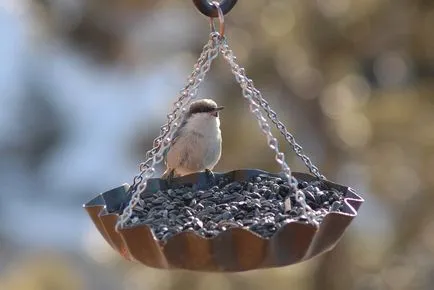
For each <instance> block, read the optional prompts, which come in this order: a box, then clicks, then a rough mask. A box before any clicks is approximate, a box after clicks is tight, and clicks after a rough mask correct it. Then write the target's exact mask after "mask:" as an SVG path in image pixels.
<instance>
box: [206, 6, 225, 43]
mask: <svg viewBox="0 0 434 290" xmlns="http://www.w3.org/2000/svg"><path fill="white" fill-rule="evenodd" d="M211 5H213V6H214V7H215V8H216V9H217V14H218V18H219V32H218V34H219V35H220V37H224V36H225V17H224V13H223V11H222V9H221V7H220V4H219V3H218V2H217V1H213V2H212V3H211ZM209 23H210V26H211V31H212V32H216V29H215V25H214V18H213V17H210V18H209Z"/></svg>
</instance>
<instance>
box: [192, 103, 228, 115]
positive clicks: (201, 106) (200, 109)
mask: <svg viewBox="0 0 434 290" xmlns="http://www.w3.org/2000/svg"><path fill="white" fill-rule="evenodd" d="M223 109H224V107H219V106H217V103H216V102H214V101H213V100H211V99H201V100H197V101H194V102H192V103H191V105H190V108H189V110H188V112H187V117H188V118H189V117H193V116H198V115H199V114H200V115H201V116H212V117H215V118H218V117H219V112H220V111H221V110H223Z"/></svg>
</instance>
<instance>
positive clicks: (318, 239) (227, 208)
mask: <svg viewBox="0 0 434 290" xmlns="http://www.w3.org/2000/svg"><path fill="white" fill-rule="evenodd" d="M193 2H194V4H195V5H196V6H197V8H198V9H199V11H200V12H202V13H203V14H205V15H206V16H209V17H210V26H211V33H210V36H209V41H208V42H207V44H206V45H205V46H204V48H203V50H202V53H201V54H200V56H199V58H198V61H197V63H196V64H195V65H194V69H193V72H192V73H191V75H190V76H189V78H188V80H187V85H186V86H185V87H184V88H183V89H182V90H181V92H180V94H179V97H178V99H177V101H176V102H175V103H174V108H173V110H172V112H171V113H169V114H168V115H167V119H168V121H167V123H166V124H165V125H163V126H162V127H161V132H160V135H159V136H158V137H157V138H156V139H155V140H154V143H153V145H154V146H153V148H152V149H151V150H149V151H148V152H147V154H146V160H145V161H144V162H143V163H141V164H140V173H139V174H138V175H137V176H136V177H134V180H133V184H132V185H131V186H130V185H128V184H124V185H122V186H120V187H118V188H115V189H112V190H109V191H107V192H104V193H101V194H99V195H97V196H96V197H95V198H93V199H92V200H91V201H89V202H88V203H86V204H85V205H84V208H85V209H86V210H87V212H88V214H89V216H90V218H91V219H92V221H93V223H94V224H95V226H96V228H97V229H98V231H99V232H100V234H101V235H102V236H103V237H104V238H105V240H106V241H107V242H108V243H109V244H110V245H111V246H112V248H113V249H114V250H116V251H117V252H119V254H120V255H122V256H123V257H124V258H125V259H127V260H131V261H136V262H139V263H142V264H144V265H146V266H148V267H153V268H160V269H185V270H194V271H207V272H240V271H248V270H255V269H263V268H274V267H282V266H287V265H291V264H295V263H299V262H302V261H305V260H308V259H310V258H312V257H315V256H317V255H319V254H321V253H324V252H326V251H329V250H331V249H333V247H334V246H335V245H336V244H337V243H338V241H339V239H340V238H341V237H342V235H343V234H344V232H345V230H346V228H347V227H348V226H349V224H350V223H351V221H352V220H353V219H354V218H355V217H356V216H357V211H358V209H359V207H360V205H361V204H362V203H363V199H362V198H361V197H360V196H359V195H357V194H356V193H355V192H354V190H353V189H351V188H350V187H347V186H343V185H339V184H336V183H333V182H331V181H329V180H327V179H326V178H325V177H324V176H323V175H322V174H321V173H320V172H319V169H318V167H316V166H315V165H314V164H313V163H312V161H311V160H310V159H309V158H308V157H307V156H306V155H305V154H304V153H303V149H302V147H301V146H300V145H298V144H297V143H296V141H295V139H294V137H293V135H292V134H291V133H290V132H288V130H287V129H286V127H285V125H284V124H283V123H282V122H281V121H279V119H278V117H277V114H276V113H275V112H274V111H273V110H272V108H271V106H270V105H269V103H268V102H267V101H266V100H265V99H264V97H263V96H262V94H261V92H260V91H259V90H258V89H256V88H255V86H254V84H253V81H252V80H250V79H249V78H248V77H247V76H246V73H245V70H244V69H243V68H242V67H240V66H239V65H238V64H237V63H236V58H235V56H234V53H233V52H232V50H231V49H230V47H229V45H228V42H227V38H226V36H225V34H224V28H225V27H224V15H225V14H226V13H227V12H229V11H230V10H231V9H232V8H233V7H234V5H235V4H236V2H237V1H236V0H224V1H221V3H217V2H212V3H209V2H208V1H206V0H194V1H193ZM216 18H217V19H218V21H219V29H218V31H217V30H216V27H215V24H214V20H215V19H216ZM219 55H221V56H222V57H223V58H224V59H225V60H226V62H227V63H228V64H229V66H230V69H231V72H232V74H233V75H234V77H235V80H236V81H237V82H238V83H239V84H240V86H241V91H242V96H243V97H244V99H245V100H246V101H247V102H248V104H249V108H250V111H251V113H252V114H253V115H254V116H255V117H256V119H257V121H258V124H259V127H260V129H261V131H262V132H263V133H264V135H265V137H266V139H267V143H268V145H269V147H270V148H271V149H272V150H273V151H274V153H275V159H276V161H277V163H278V164H279V165H280V167H281V172H279V173H270V172H265V171H262V170H257V169H240V170H234V171H230V172H226V173H215V174H214V176H213V179H212V180H211V182H210V178H209V175H208V174H206V173H204V172H198V173H194V174H191V175H187V176H182V177H177V178H174V179H173V180H171V182H170V183H169V182H168V181H167V180H164V179H161V178H154V177H153V175H154V173H155V166H156V165H157V164H159V163H160V162H162V161H163V159H164V153H165V152H166V151H167V149H168V148H170V145H171V140H172V138H173V136H174V134H175V133H176V131H177V128H178V127H179V124H181V122H182V120H183V118H184V115H185V112H186V108H187V107H188V105H189V104H190V103H191V101H193V100H195V99H197V98H198V94H197V93H198V88H199V85H200V84H201V82H202V81H203V80H204V79H205V76H206V73H207V72H208V71H209V69H210V68H211V64H212V62H213V60H214V59H215V58H217V57H218V56H219ZM266 117H268V119H269V120H270V121H271V122H272V123H273V124H274V125H275V126H276V128H277V129H278V130H279V132H280V133H281V134H282V135H283V136H284V138H285V140H286V141H287V142H288V143H289V144H290V145H291V146H292V148H293V149H294V151H295V153H296V154H297V156H299V157H300V158H301V159H302V160H303V162H304V163H305V165H306V166H307V168H308V169H309V171H310V173H311V174H307V173H300V172H292V171H291V169H290V167H289V166H288V164H287V163H286V161H285V157H284V154H283V153H282V152H280V150H279V146H278V142H277V139H276V138H275V137H274V136H273V134H272V132H271V128H270V124H269V122H268V120H267V119H266Z"/></svg>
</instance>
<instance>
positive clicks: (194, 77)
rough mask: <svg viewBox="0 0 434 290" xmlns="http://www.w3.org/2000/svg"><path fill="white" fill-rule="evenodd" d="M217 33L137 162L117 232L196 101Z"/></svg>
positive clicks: (216, 43) (215, 52) (215, 46)
mask: <svg viewBox="0 0 434 290" xmlns="http://www.w3.org/2000/svg"><path fill="white" fill-rule="evenodd" d="M219 43H220V42H219V36H218V33H215V32H213V33H211V34H210V39H209V41H208V43H207V44H206V45H205V46H204V47H203V50H202V53H201V54H200V56H199V59H198V60H197V62H196V64H195V65H194V68H193V72H192V73H191V75H190V77H189V78H188V82H187V85H186V86H185V87H184V88H183V89H182V90H181V92H180V96H179V97H178V99H177V101H176V102H175V103H174V108H173V110H172V112H171V113H169V114H168V115H167V120H168V121H167V123H166V124H164V125H163V126H162V127H161V128H160V135H159V136H158V137H157V138H156V139H155V140H154V142H153V148H152V149H151V150H149V151H148V152H146V155H145V161H144V162H142V163H140V165H139V169H140V173H139V174H138V175H137V176H135V177H134V180H133V184H132V185H131V187H130V190H129V192H130V194H131V199H130V201H129V203H128V205H127V207H126V208H125V209H124V211H123V213H122V215H120V216H119V219H118V221H117V223H116V230H117V231H118V230H119V229H120V228H122V227H124V226H125V225H126V223H127V222H128V221H129V219H130V218H131V215H132V213H133V209H134V208H135V207H136V205H137V204H138V203H139V201H140V196H141V193H142V192H143V191H144V190H145V189H146V185H147V181H148V180H149V179H150V178H151V177H152V176H153V175H154V173H155V166H156V165H157V164H159V163H160V162H162V161H163V159H164V153H165V151H166V150H167V149H168V148H169V147H170V145H171V140H172V138H173V135H174V134H175V133H176V131H177V127H178V126H179V124H181V123H182V120H183V118H184V116H185V111H186V109H185V108H186V106H187V105H188V104H189V103H190V102H191V101H192V100H194V99H196V98H197V92H198V87H199V85H200V83H201V82H202V81H203V79H204V78H205V76H206V73H207V72H208V71H209V69H210V68H211V63H212V61H213V60H214V59H215V58H216V57H217V56H218V54H219Z"/></svg>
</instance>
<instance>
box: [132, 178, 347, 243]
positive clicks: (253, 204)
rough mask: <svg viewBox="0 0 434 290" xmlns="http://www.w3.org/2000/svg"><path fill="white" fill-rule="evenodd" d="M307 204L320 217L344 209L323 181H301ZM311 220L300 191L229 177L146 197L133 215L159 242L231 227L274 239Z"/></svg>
mask: <svg viewBox="0 0 434 290" xmlns="http://www.w3.org/2000/svg"><path fill="white" fill-rule="evenodd" d="M298 187H299V188H300V189H301V190H302V191H303V192H304V194H305V196H306V202H307V204H308V205H309V206H310V207H311V208H312V209H313V210H315V211H316V212H317V214H318V215H319V216H320V218H319V221H321V219H322V218H323V217H324V216H325V215H326V214H327V213H328V212H330V211H340V210H341V209H342V207H343V193H342V192H339V191H337V190H336V189H332V188H329V187H328V186H327V185H325V184H324V183H323V182H320V181H313V182H310V183H308V182H305V181H303V182H300V183H299V185H298ZM294 220H296V221H306V220H307V219H306V216H304V215H303V210H302V207H301V205H300V204H299V203H298V202H296V199H295V192H294V190H293V189H292V188H291V187H290V186H289V185H288V183H287V182H286V181H284V180H282V179H281V178H279V177H271V176H268V175H267V176H265V175H259V176H257V177H253V178H251V179H249V180H247V181H244V182H238V181H234V182H231V181H230V180H229V179H228V178H227V177H222V178H220V179H218V180H217V181H216V185H215V186H213V187H212V188H210V189H208V190H197V189H195V187H194V186H188V185H183V186H180V187H178V188H175V189H169V190H166V191H158V192H156V193H153V194H151V193H146V194H145V195H144V196H143V197H142V200H141V201H140V203H139V204H138V205H137V206H136V208H135V209H134V210H133V215H132V223H133V224H136V225H138V224H147V225H149V226H150V227H151V228H152V229H153V231H154V233H155V235H156V237H157V238H158V239H159V240H167V239H168V238H170V237H171V236H173V235H175V234H177V233H180V232H183V231H188V230H193V231H195V232H196V233H198V234H199V235H201V236H204V237H214V236H216V235H217V234H219V233H220V232H222V231H225V230H226V229H228V228H233V227H240V228H245V229H250V230H251V231H253V232H256V233H258V234H259V235H261V236H263V237H270V236H272V235H273V234H274V233H275V232H276V231H277V230H278V229H279V228H280V227H282V226H283V225H285V224H286V223H288V222H290V221H294Z"/></svg>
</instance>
